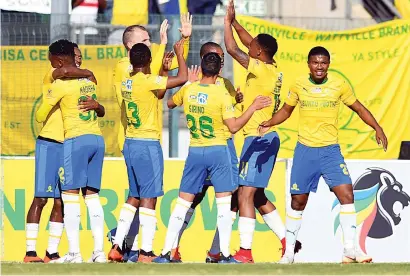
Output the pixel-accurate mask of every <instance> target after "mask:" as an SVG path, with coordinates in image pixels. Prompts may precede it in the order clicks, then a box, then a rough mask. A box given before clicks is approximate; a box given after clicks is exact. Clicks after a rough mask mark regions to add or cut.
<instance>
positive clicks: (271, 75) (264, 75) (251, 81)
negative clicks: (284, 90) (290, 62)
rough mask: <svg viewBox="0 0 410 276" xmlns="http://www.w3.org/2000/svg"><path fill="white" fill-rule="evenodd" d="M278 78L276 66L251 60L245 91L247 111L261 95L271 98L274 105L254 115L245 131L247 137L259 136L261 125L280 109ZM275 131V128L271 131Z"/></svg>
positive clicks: (245, 107) (244, 103)
mask: <svg viewBox="0 0 410 276" xmlns="http://www.w3.org/2000/svg"><path fill="white" fill-rule="evenodd" d="M277 78H278V75H277V66H276V64H266V63H263V62H262V61H260V60H256V59H253V58H250V60H249V66H248V75H247V77H246V87H245V90H244V94H245V95H244V101H243V105H244V109H245V110H246V109H247V108H248V107H249V106H250V105H251V104H252V103H253V101H254V99H255V98H256V97H257V96H259V95H261V96H268V97H271V98H272V102H273V104H272V105H271V106H269V107H266V108H264V109H262V110H258V111H256V112H255V113H254V114H253V116H252V118H251V119H250V120H249V122H248V123H247V124H246V125H245V127H244V129H243V130H244V134H245V135H251V136H258V135H259V133H258V127H259V125H260V123H262V122H263V121H267V120H269V119H270V118H271V117H272V115H273V113H274V112H276V111H277V109H278V107H279V95H277V94H275V87H276V82H277ZM273 130H274V128H272V129H271V131H273Z"/></svg>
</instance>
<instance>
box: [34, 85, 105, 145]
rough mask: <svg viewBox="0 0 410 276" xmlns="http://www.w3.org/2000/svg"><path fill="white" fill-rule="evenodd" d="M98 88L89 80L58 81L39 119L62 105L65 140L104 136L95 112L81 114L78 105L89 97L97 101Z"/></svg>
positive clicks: (43, 105)
mask: <svg viewBox="0 0 410 276" xmlns="http://www.w3.org/2000/svg"><path fill="white" fill-rule="evenodd" d="M96 92H97V86H96V85H95V84H94V83H93V82H92V81H90V80H89V79H71V80H56V81H55V82H54V83H53V84H52V85H51V87H50V89H49V90H48V93H47V95H46V97H45V98H44V100H45V101H44V102H43V104H42V106H41V107H40V109H39V110H38V111H37V114H36V115H37V118H42V117H44V115H46V114H45V113H48V112H50V110H51V109H52V108H53V107H54V106H56V105H57V104H58V103H59V104H60V109H61V113H62V118H63V125H64V138H65V139H68V138H73V137H77V136H80V135H85V134H95V135H102V133H101V130H100V127H99V125H98V120H97V114H96V112H95V111H94V110H91V111H87V112H80V111H79V110H78V103H79V101H80V100H86V99H87V96H89V97H92V98H93V99H95V100H96V99H97V93H96Z"/></svg>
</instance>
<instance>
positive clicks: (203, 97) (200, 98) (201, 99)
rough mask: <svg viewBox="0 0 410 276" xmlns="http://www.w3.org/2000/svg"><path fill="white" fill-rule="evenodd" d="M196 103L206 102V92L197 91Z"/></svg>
mask: <svg viewBox="0 0 410 276" xmlns="http://www.w3.org/2000/svg"><path fill="white" fill-rule="evenodd" d="M197 103H198V104H207V103H208V94H205V93H202V92H199V93H198V98H197Z"/></svg>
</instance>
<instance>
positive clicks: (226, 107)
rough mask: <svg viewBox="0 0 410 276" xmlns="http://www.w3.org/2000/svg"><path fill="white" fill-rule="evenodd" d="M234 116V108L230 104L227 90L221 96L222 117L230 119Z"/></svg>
mask: <svg viewBox="0 0 410 276" xmlns="http://www.w3.org/2000/svg"><path fill="white" fill-rule="evenodd" d="M234 117H235V109H234V107H233V105H232V100H231V96H230V95H229V93H228V92H225V93H224V97H223V98H222V118H223V119H224V120H227V119H231V118H234Z"/></svg>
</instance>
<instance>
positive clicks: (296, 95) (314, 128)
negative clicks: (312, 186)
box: [285, 75, 356, 147]
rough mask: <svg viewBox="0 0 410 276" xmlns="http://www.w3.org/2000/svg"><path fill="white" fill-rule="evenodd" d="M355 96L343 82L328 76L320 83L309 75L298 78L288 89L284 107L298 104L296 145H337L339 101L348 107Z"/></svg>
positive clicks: (354, 99)
mask: <svg viewBox="0 0 410 276" xmlns="http://www.w3.org/2000/svg"><path fill="white" fill-rule="evenodd" d="M355 101H356V97H355V95H354V94H353V91H352V89H351V87H350V85H349V84H348V83H347V82H346V81H344V80H343V79H340V78H338V77H337V76H334V75H328V76H327V80H326V81H325V82H324V83H322V84H316V83H314V82H313V81H312V79H311V78H310V76H303V77H301V78H298V79H297V80H296V82H295V83H294V84H293V85H292V86H291V87H290V89H289V93H288V97H287V99H286V101H285V102H286V104H288V105H291V106H296V105H297V104H298V103H299V113H300V115H299V142H300V143H302V144H303V145H306V146H309V147H324V146H329V145H333V144H337V142H338V141H337V137H338V128H337V119H338V113H339V107H340V102H343V103H344V104H345V105H347V106H350V105H352V104H353V103H354V102H355Z"/></svg>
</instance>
